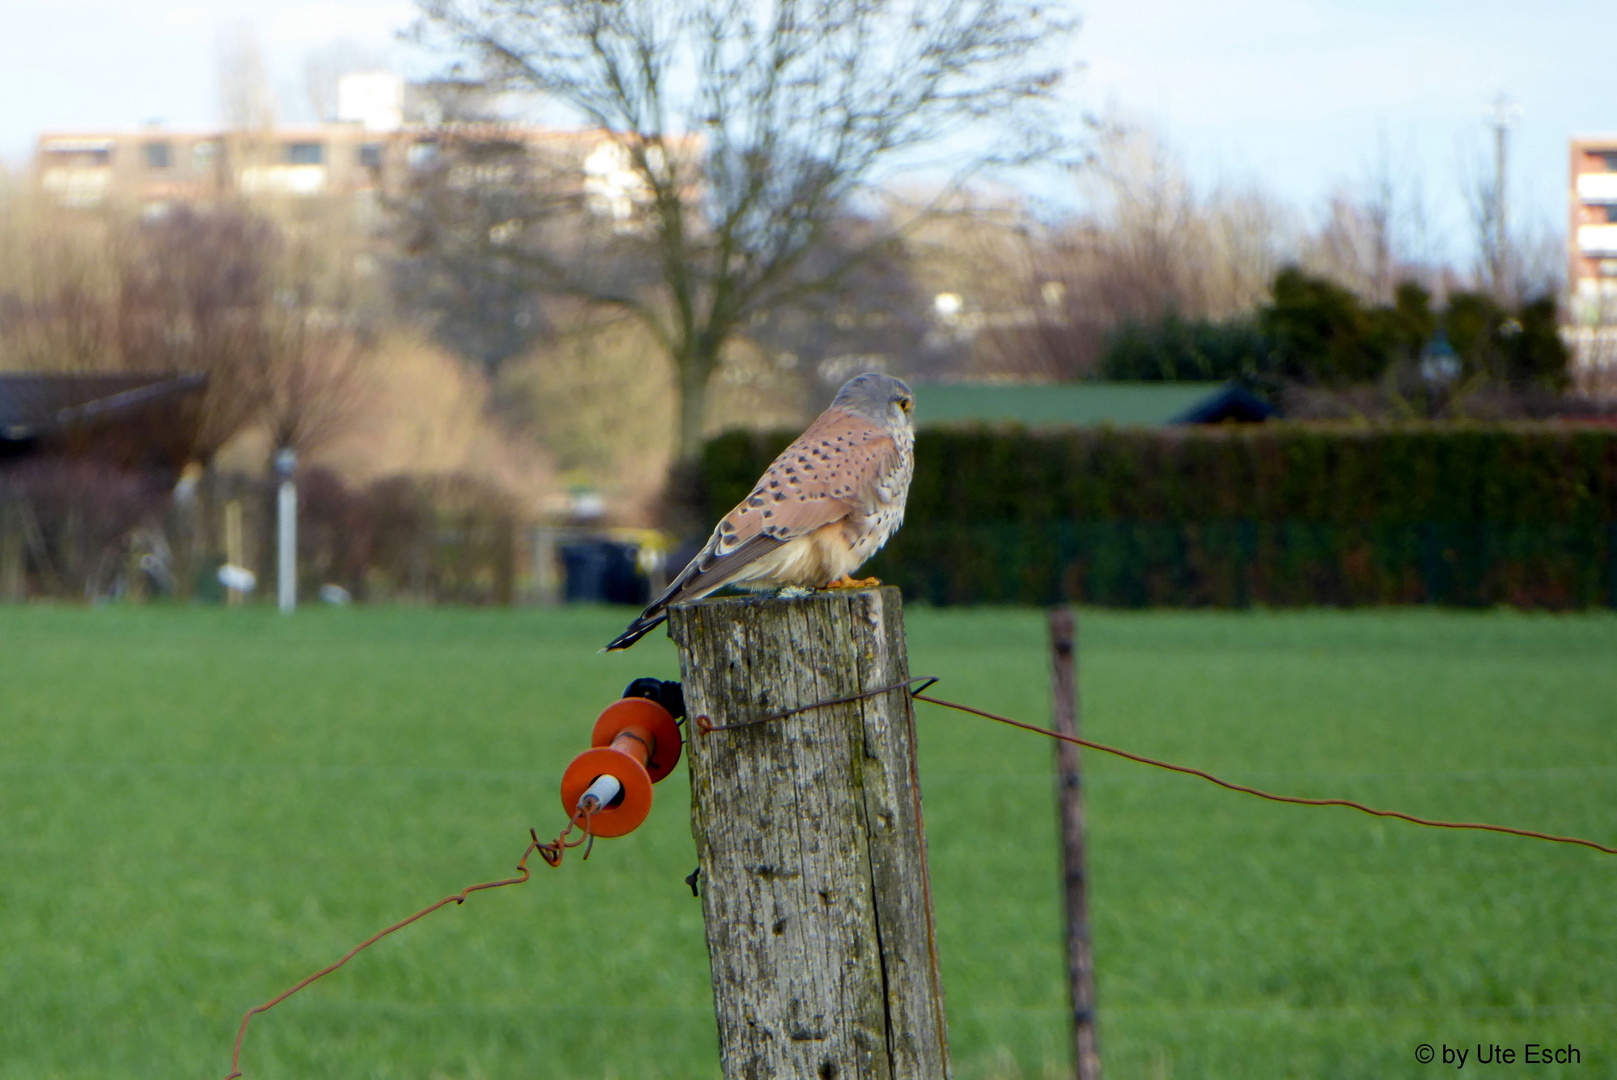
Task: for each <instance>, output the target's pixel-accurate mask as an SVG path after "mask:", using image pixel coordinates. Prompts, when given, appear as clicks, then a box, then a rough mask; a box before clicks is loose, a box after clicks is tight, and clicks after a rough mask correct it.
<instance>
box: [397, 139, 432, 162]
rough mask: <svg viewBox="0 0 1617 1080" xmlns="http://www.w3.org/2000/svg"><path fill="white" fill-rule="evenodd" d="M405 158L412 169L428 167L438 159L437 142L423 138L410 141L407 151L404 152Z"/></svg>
mask: <svg viewBox="0 0 1617 1080" xmlns="http://www.w3.org/2000/svg"><path fill="white" fill-rule="evenodd" d="M405 160H406V161H407V162H409V164H410V168H412V169H425V168H429V167H430V166H431V165H432V164H433V162H435V161H437V160H438V144H437V143H435V142H432V141H430V140H425V139H424V140H422V141H421V142H416V143H411V144H410V149H409V151H408V152H406V154H405Z"/></svg>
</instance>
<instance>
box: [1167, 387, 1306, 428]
mask: <svg viewBox="0 0 1617 1080" xmlns="http://www.w3.org/2000/svg"><path fill="white" fill-rule="evenodd" d="M1279 415H1280V410H1278V409H1276V408H1275V407H1274V406H1273V405H1271V404H1269V403H1268V402H1267V401H1264V400H1263V399H1262V398H1260V397H1259V396H1258V395H1256V394H1254V393H1253V392H1252V391H1250V390H1248V389H1247V388H1246V387H1244V386H1242V385H1241V384H1239V383H1225V384H1224V385H1223V386H1222V387H1220V388H1219V389H1218V391H1217V392H1215V393H1213V394H1210V395H1209V396H1207V397H1206V398H1204V399H1203V400H1201V401H1198V402H1197V403H1196V404H1194V405H1192V406H1191V407H1190V408H1188V409H1186V410H1185V411H1184V412H1182V413H1180V414H1179V415H1178V416H1176V417H1174V418H1173V419H1172V420H1169V421H1168V423H1170V424H1222V423H1225V422H1233V423H1237V424H1256V423H1260V422H1262V421H1264V420H1270V419H1273V418H1274V417H1276V416H1279Z"/></svg>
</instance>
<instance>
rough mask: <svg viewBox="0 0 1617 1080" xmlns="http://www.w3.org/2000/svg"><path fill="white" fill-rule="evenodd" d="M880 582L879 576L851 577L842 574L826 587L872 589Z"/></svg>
mask: <svg viewBox="0 0 1617 1080" xmlns="http://www.w3.org/2000/svg"><path fill="white" fill-rule="evenodd" d="M880 584H881V578H873V577H867V578H851V577H849V576H848V575H847V574H843V575H842V576H841V577H839V578H837V579H836V580H835V581H833V582H831V583H830V584H829V585H827V586H826V588H827V589H873V588H875V587H876V586H878V585H880Z"/></svg>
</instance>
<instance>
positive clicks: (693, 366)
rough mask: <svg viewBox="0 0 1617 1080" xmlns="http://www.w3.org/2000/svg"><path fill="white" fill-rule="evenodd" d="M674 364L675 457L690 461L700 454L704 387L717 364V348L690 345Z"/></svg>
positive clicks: (705, 398)
mask: <svg viewBox="0 0 1617 1080" xmlns="http://www.w3.org/2000/svg"><path fill="white" fill-rule="evenodd" d="M675 368H676V369H677V371H678V374H679V452H678V459H679V460H680V461H682V462H694V461H696V460H698V459H699V458H700V457H701V456H702V444H703V442H704V437H705V432H706V429H707V388H708V383H709V382H710V381H711V380H712V377H713V372H714V371H715V370H716V369H717V368H718V356H717V351H716V350H707V349H704V348H703V347H702V346H700V345H693V346H691V347H690V349H689V350H687V352H686V353H685V355H683V356H680V357H677V358H676V360H675Z"/></svg>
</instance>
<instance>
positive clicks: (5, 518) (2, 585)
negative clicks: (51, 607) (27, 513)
mask: <svg viewBox="0 0 1617 1080" xmlns="http://www.w3.org/2000/svg"><path fill="white" fill-rule="evenodd" d="M21 519H22V513H21V511H20V510H19V509H18V507H16V506H14V505H13V496H12V495H11V493H10V492H8V491H6V490H4V489H0V601H3V602H5V603H9V604H18V603H21V602H22V601H23V600H24V599H26V598H27V585H26V566H27V564H26V563H25V562H24V557H23V550H24V548H23V535H22V520H21Z"/></svg>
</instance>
